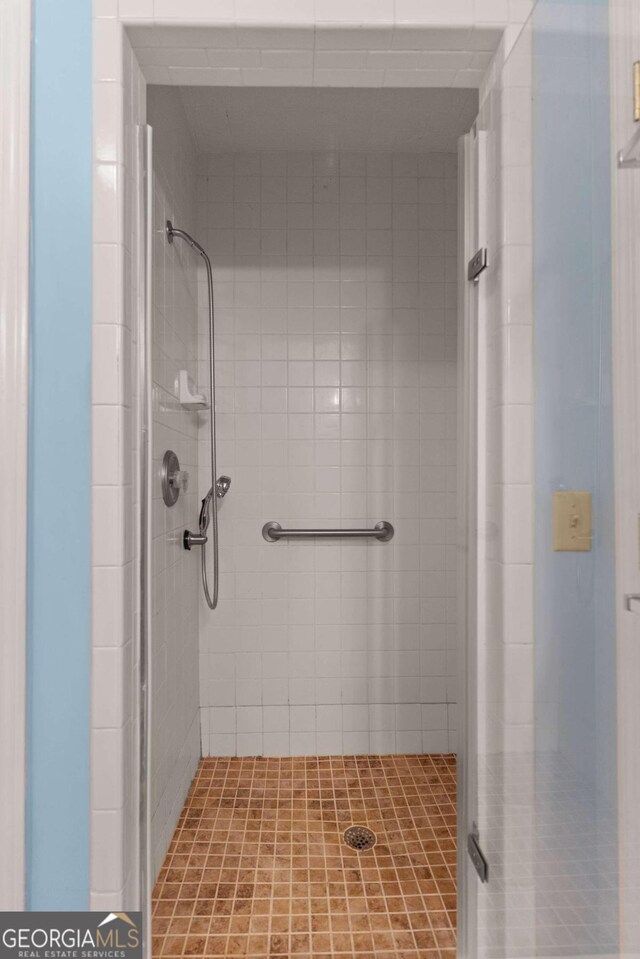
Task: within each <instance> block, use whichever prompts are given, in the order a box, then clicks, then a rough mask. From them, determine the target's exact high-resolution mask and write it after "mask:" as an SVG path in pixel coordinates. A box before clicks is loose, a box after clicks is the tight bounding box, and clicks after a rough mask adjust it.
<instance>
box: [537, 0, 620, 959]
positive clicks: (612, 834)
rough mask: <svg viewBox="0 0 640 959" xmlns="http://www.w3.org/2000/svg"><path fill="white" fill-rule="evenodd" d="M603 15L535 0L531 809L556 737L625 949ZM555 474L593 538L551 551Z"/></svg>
mask: <svg viewBox="0 0 640 959" xmlns="http://www.w3.org/2000/svg"><path fill="white" fill-rule="evenodd" d="M608 16H609V11H608V5H607V0H600V2H599V0H591V2H582V0H581V2H570V3H567V2H562V3H559V2H555V0H539V3H538V6H537V8H536V11H535V15H534V27H535V31H534V36H535V46H534V117H535V124H534V247H535V250H534V269H535V286H534V289H535V382H536V400H535V419H536V458H535V463H536V504H535V531H536V554H535V562H536V567H535V569H536V581H535V588H536V597H535V653H536V702H537V711H536V748H537V752H538V764H539V765H538V769H539V775H541V776H542V777H544V776H545V775H546V777H547V778H546V783H545V780H544V778H541V779H540V782H541V783H542V784H543V788H541V789H539V791H538V799H537V803H538V805H537V814H538V821H539V822H540V823H542V825H543V827H544V826H545V824H546V825H547V826H548V824H549V822H554V816H555V815H556V814H557V813H558V806H557V805H556V806H555V809H554V806H553V803H554V802H556V803H557V800H558V795H557V794H554V791H553V784H551V786H550V785H549V777H548V768H549V767H548V766H545V765H544V759H545V755H546V754H548V753H553V752H556V753H557V754H559V755H560V756H561V759H562V764H561V767H560V768H562V769H564V770H566V771H567V772H570V773H571V776H572V783H574V784H576V783H579V784H580V785H579V788H577V789H576V792H577V794H578V805H577V806H576V807H575V808H572V807H571V805H570V802H571V801H573V800H572V799H570V798H569V793H570V790H565V792H566V799H567V806H566V808H565V810H564V815H567V816H570V817H572V816H575V822H576V828H578V822H579V828H580V829H581V830H582V831H583V832H584V839H585V841H586V842H585V844H584V846H583V850H587V848H588V847H590V848H591V849H593V850H596V849H597V850H598V851H597V854H596V853H594V858H595V857H596V856H597V858H598V860H599V863H600V867H599V870H600V871H598V870H596V869H594V868H593V864H590V865H589V864H587V865H584V867H583V868H584V871H585V877H587V878H588V882H590V883H591V885H590V886H588V883H587V878H585V886H586V888H587V891H586V892H585V893H584V895H583V898H582V904H583V906H584V908H586V909H587V910H588V911H590V913H591V917H592V918H591V919H590V920H589V921H590V922H592V923H594V928H595V927H596V925H597V924H598V922H599V923H600V927H599V929H598V932H597V935H598V937H599V939H600V942H599V945H600V946H601V951H605V947H608V948H610V950H611V952H613V953H615V954H617V909H616V902H615V889H616V886H617V872H616V868H617V867H616V863H617V836H616V829H617V819H616V789H617V771H616V633H615V580H614V573H615V565H614V510H613V507H614V485H613V417H612V391H611V377H612V357H611V338H612V299H611V297H612V285H611V200H610V196H611V175H612V171H611V164H612V159H613V154H614V147H613V144H612V138H611V129H610V100H609V24H608ZM561 489H581V490H590V491H591V492H592V494H593V511H594V540H593V549H592V551H591V552H590V553H554V552H553V546H552V493H553V491H554V490H561ZM571 788H573V786H572V787H571ZM540 797H542V798H540ZM545 797H550V798H551V802H550V805H549V808H544V803H545V801H546V799H545ZM556 822H557V820H556ZM549 835H550V830H549V829H547V831H546V832H544V831H543V832H542V833H541V836H542V842H544V841H547V843H548V841H549V840H548V837H549ZM579 839H580V837H578V836H577V837H576V841H577V840H579ZM546 854H547V852H546V851H545V850H543V857H544V855H546ZM587 856H588V853H587ZM578 857H580V858H584V856H583V854H582V853H581V852H580V851H579V850H577V851H576V858H578ZM590 870H592V872H590ZM575 948H576V951H575V955H580V954H583V953H582V949H580V948H578V947H575ZM585 948H587V949H592V948H595V946H594V944H593V943H591V945H590V946H585ZM596 951H598V950H597V949H596Z"/></svg>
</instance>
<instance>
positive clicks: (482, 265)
mask: <svg viewBox="0 0 640 959" xmlns="http://www.w3.org/2000/svg"><path fill="white" fill-rule="evenodd" d="M488 265H489V257H488V255H487V249H486V247H482V248H481V249H480V250H478V252H477V253H476V254H475V256H472V257H471V259H470V260H469V263H468V264H467V279H468V280H469V282H470V283H477V282H478V280H479V278H480V274H481V273H484V271H485V270H486V268H487V266H488Z"/></svg>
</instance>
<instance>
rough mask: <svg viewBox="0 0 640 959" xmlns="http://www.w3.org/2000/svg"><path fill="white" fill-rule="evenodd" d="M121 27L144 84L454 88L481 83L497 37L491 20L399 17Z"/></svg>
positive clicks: (498, 31)
mask: <svg viewBox="0 0 640 959" xmlns="http://www.w3.org/2000/svg"><path fill="white" fill-rule="evenodd" d="M423 2H424V3H428V2H429V0H423ZM450 2H451V3H452V4H455V3H457V2H458V0H450ZM128 34H129V38H130V40H131V44H132V46H133V48H134V50H135V53H136V56H137V58H138V61H139V63H140V66H141V67H142V71H143V73H144V75H145V77H146V79H147V81H148V82H149V83H157V84H173V85H176V86H186V85H193V86H222V87H231V86H245V87H263V86H271V87H273V86H279V87H299V86H303V87H372V88H373V87H402V88H406V87H458V88H461V89H468V88H470V87H479V86H480V84H481V82H482V79H483V77H484V75H485V72H486V69H487V66H488V64H489V62H490V60H491V57H492V55H493V52H494V51H495V49H496V47H497V45H498V42H499V40H500V37H501V31H500V30H499V29H496V28H491V27H473V28H469V27H465V28H455V27H453V28H451V27H424V26H422V27H414V26H407V25H402V24H396V25H395V26H394V25H388V26H387V25H385V26H382V25H381V26H371V27H370V26H367V27H363V26H351V27H349V26H330V25H328V24H324V25H320V24H316V25H315V26H314V25H310V26H309V27H304V28H291V27H285V26H283V27H264V26H260V25H257V24H255V25H244V26H241V25H235V26H234V25H232V24H227V25H224V24H221V25H217V26H202V27H186V26H181V27H180V26H176V27H170V26H159V25H157V26H147V25H137V26H136V25H132V26H130V27H129V29H128Z"/></svg>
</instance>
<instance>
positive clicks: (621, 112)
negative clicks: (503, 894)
mask: <svg viewBox="0 0 640 959" xmlns="http://www.w3.org/2000/svg"><path fill="white" fill-rule="evenodd" d="M610 26H611V89H612V123H611V127H612V142H611V157H612V167H613V169H612V176H613V183H612V196H613V203H612V214H613V216H612V219H613V224H612V266H613V269H612V279H613V414H614V415H613V426H614V465H615V514H616V597H615V598H616V639H617V680H618V682H617V707H618V835H619V852H620V940H621V955H622V954H624V955H625V956H629V957H637V956H640V862H639V860H638V850H639V849H640V820H639V818H638V809H639V808H640V754H639V752H638V738H639V737H640V699H639V697H638V692H639V690H640V619H639V618H638V616H637V615H634V613H632V612H629V611H627V610H626V609H625V599H624V597H625V594H630V593H640V544H639V539H638V537H639V517H640V439H639V438H640V390H639V389H638V368H639V365H640V319H639V316H638V310H639V307H640V296H639V290H638V279H637V277H638V257H639V256H640V227H639V226H638V216H639V214H640V171H639V170H633V169H631V170H618V168H617V166H616V164H615V162H614V156H615V154H616V153H617V151H618V150H621V149H622V148H623V147H624V146H625V144H627V143H628V142H629V140H630V138H631V136H632V134H633V133H634V131H635V126H634V123H633V93H632V82H631V78H632V69H631V66H632V63H633V61H634V60H637V59H638V49H640V47H639V44H640V11H638V9H637V4H636V3H635V2H631V0H611V4H610Z"/></svg>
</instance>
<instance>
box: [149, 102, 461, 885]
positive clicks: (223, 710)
mask: <svg viewBox="0 0 640 959" xmlns="http://www.w3.org/2000/svg"><path fill="white" fill-rule="evenodd" d="M243 93H244V91H243ZM273 93H274V92H272V91H268V90H267V91H256V92H255V95H256V96H258V95H261V96H262V97H264V98H265V100H264V106H265V109H267V108H268V106H269V101H271V103H273V102H274V101H273ZM413 93H414V91H388V93H387V96H386V100H387V110H388V114H389V117H391V116H392V112H393V110H394V109H397V107H398V105H399V104H400V103H401V102H402V101H401V99H398V98H399V97H400V98H401V97H402V96H403V95H404V96H409V97H411V96H412V95H413ZM336 94H338V96H339V97H340V98H341V100H343V101H344V102H346V96H347V93H346V91H345V92H343V91H327V92H326V93H325V94H324V95H325V96H327V97H331V98H332V101H333V103H332V108H335V101H336ZM348 96H349V97H353V96H354V92H353V91H349V92H348ZM454 96H457V94H454ZM376 99H377V101H378V103H379V102H380V101H381V100H384V97H383V96H382V95H380V96H378V97H377V98H376ZM466 100H467V102H466V103H465V109H464V111H463V113H464V114H465V115H467V114H468V118H469V120H471V119H472V118H473V115H474V112H475V109H476V105H477V101H476V100H475V97H474V96H468V95H467V96H466ZM232 102H234V101H232ZM338 102H339V101H338ZM457 102H460V101H459V100H458V101H457ZM371 103H372V100H371V96H370V94H369V93H368V91H362V100H361V104H360V112H361V113H363V114H364V115H365V116H366V111H367V109H371ZM309 106H310V101H309V99H308V98H307V97H306V96H305V95H304V93H303V95H302V98H301V99H300V102H299V104H298V107H297V109H298V110H304V109H305V108H306V107H309ZM354 107H355V108H356V112H357V108H358V101H356V102H355V104H352V109H354ZM237 108H238V109H247V103H246V102H245V103H243V102H242V101H241V96H240V99H239V100H238V106H237ZM201 109H202V108H201V106H199V104H198V101H197V100H194V99H192V98H191V97H190V95H189V91H180V90H178V89H177V88H175V87H174V88H163V87H150V88H149V92H148V115H149V122H150V124H151V126H152V127H153V130H154V225H153V244H154V246H153V255H154V291H153V292H154V315H153V327H152V329H153V350H154V355H153V381H154V383H153V390H154V395H153V403H154V464H155V467H156V469H159V468H160V463H161V460H162V456H163V454H164V450H165V449H168V448H170V449H174V450H175V451H176V453H177V454H178V456H179V459H180V462H181V465H183V467H184V468H185V469H187V470H188V471H189V472H190V473H191V477H190V479H191V485H190V487H189V490H188V492H187V493H186V495H185V496H182V497H181V498H180V500H179V502H178V504H177V505H176V507H174V508H172V509H167V507H166V506H165V505H164V503H163V501H162V498H161V496H160V494H159V491H158V492H157V496H156V499H155V500H154V513H153V525H154V553H153V572H154V578H153V579H154V621H153V629H154V642H155V643H156V647H155V648H156V649H157V650H158V653H157V655H156V656H155V662H154V683H153V728H152V740H151V741H152V762H151V768H152V793H153V795H152V807H153V819H152V823H153V824H152V848H153V852H152V858H153V865H154V869H155V870H157V869H158V868H159V866H160V862H161V861H162V858H163V855H164V852H165V850H166V848H167V845H168V843H169V840H170V838H171V834H172V832H173V828H174V826H175V823H176V820H177V818H178V815H179V812H180V809H181V806H182V802H183V801H184V796H185V794H186V791H187V789H188V786H189V784H190V782H191V780H192V778H193V775H194V773H195V769H196V766H197V763H198V760H199V758H200V755H201V754H202V755H203V756H211V757H234V756H238V757H243V756H247V757H256V756H257V757H260V756H265V757H286V756H292V757H305V756H307V757H313V756H318V757H322V756H340V755H343V756H353V755H376V754H386V755H389V754H412V753H413V754H423V753H430V754H449V753H453V752H455V750H456V702H457V656H458V652H457V646H456V639H457V635H456V605H457V600H456V558H455V540H456V496H457V491H456V453H457V439H456V432H457V411H456V395H457V364H458V360H457V322H458V314H457V257H458V176H457V163H458V161H457V153H456V137H451V136H449V137H448V139H447V146H448V148H447V149H442V147H440V149H437V150H428V149H415V148H413V152H409V151H408V150H407V151H402V152H400V151H398V152H396V153H393V152H390V151H389V150H388V149H386V150H385V149H380V148H378V149H375V142H374V143H373V148H372V139H371V135H369V136H366V135H365V131H366V120H365V121H363V120H362V119H360V126H361V128H362V131H363V132H362V133H361V134H360V135H359V139H358V133H357V132H356V133H355V134H352V136H351V139H350V140H348V143H349V146H350V149H334V150H331V151H327V150H323V151H319V150H318V149H312V148H309V149H302V147H303V146H305V144H304V143H297V144H295V146H296V148H295V149H291V148H290V149H287V150H284V149H282V150H275V149H273V144H272V143H270V142H269V139H268V137H267V138H266V142H267V143H268V144H269V147H270V149H268V150H263V149H260V142H259V140H256V143H255V147H254V149H252V150H248V149H247V143H246V137H245V139H243V138H242V136H241V135H238V142H239V144H240V146H241V147H242V149H237V150H230V149H228V148H227V149H226V150H225V152H211V150H210V149H205V150H203V149H200V148H199V146H198V139H200V140H201V141H202V136H200V138H198V131H199V123H198V120H199V119H200V117H201ZM254 112H255V111H254ZM255 115H256V116H258V115H259V110H258V111H257V112H255ZM465 122H466V121H465V120H464V119H462V120H461V122H460V129H459V131H458V132H459V133H460V134H462V133H463V132H464V129H465V126H464V124H465ZM200 123H201V120H200ZM194 131H195V133H194ZM379 139H380V137H379ZM374 140H375V138H374ZM440 141H442V137H441V138H440ZM440 141H439V142H440ZM354 143H355V144H358V143H359V144H360V145H361V149H360V150H356V149H353V145H354ZM210 145H211V144H210V142H209V140H207V141H206V146H208V147H210ZM306 145H307V146H309V147H312V146H314V144H313V143H312V142H311V141H310V143H309V144H306ZM288 146H289V147H290V146H291V144H288ZM379 146H380V144H378V147H379ZM167 219H171V220H172V221H173V222H174V225H176V226H179V227H181V228H183V229H186V230H188V231H189V232H190V233H192V234H193V235H194V236H196V237H197V238H198V240H199V242H201V243H202V245H203V246H204V247H205V249H206V250H207V252H208V253H209V255H210V257H211V260H212V263H213V279H214V292H215V328H216V336H215V350H216V380H217V389H216V412H217V437H218V471H219V472H220V473H226V474H228V475H229V476H230V477H231V478H232V486H231V490H230V493H229V495H228V496H227V497H226V498H225V499H224V501H221V502H220V504H219V526H220V602H219V606H218V608H217V609H216V610H215V611H213V612H212V611H210V610H209V609H208V608H207V606H206V603H205V602H204V600H203V598H202V596H201V593H200V584H199V555H197V553H195V552H193V551H192V552H191V553H188V552H186V551H184V550H183V549H182V543H181V531H182V530H183V529H184V528H187V527H189V526H191V527H192V528H193V526H194V524H195V521H196V518H197V512H198V509H199V500H200V499H201V498H202V497H203V496H204V495H205V493H206V491H207V489H208V488H209V486H210V476H209V472H208V450H209V446H208V444H209V425H208V415H209V414H208V411H202V412H194V411H187V410H184V409H183V408H182V407H181V406H180V404H179V403H178V402H177V400H176V379H177V375H178V372H179V370H181V369H186V370H187V372H188V374H189V376H190V377H191V378H192V380H193V382H194V383H195V384H196V385H197V387H198V389H200V388H206V386H207V363H208V348H209V341H208V330H207V319H208V315H207V298H206V293H207V290H206V277H205V273H204V270H201V265H200V261H199V259H198V258H197V257H194V256H193V254H192V252H191V250H190V249H189V248H188V247H187V246H186V245H184V244H183V245H181V246H180V245H178V244H175V243H174V244H173V245H172V246H169V245H168V244H167V242H166V237H165V233H164V224H165V221H166V220H167ZM382 520H385V521H387V522H390V523H391V524H392V525H393V527H394V531H395V534H394V537H393V539H392V540H391V541H390V542H388V543H382V542H378V541H375V540H374V541H367V540H352V541H350V540H341V539H335V540H328V541H320V540H313V539H308V540H301V541H287V540H284V541H281V542H277V543H270V542H266V541H265V539H264V538H263V536H262V532H261V531H262V527H263V526H264V524H265V523H267V522H268V521H276V522H279V523H280V524H281V525H282V526H284V527H311V528H323V527H324V528H326V527H341V528H342V527H347V528H349V527H372V526H374V525H375V524H376V523H377V522H380V521H382ZM208 561H209V563H210V562H211V558H210V556H209V557H208ZM178 596H179V601H178ZM175 636H180V637H181V641H180V643H179V644H176V643H175V641H174V638H175ZM197 649H198V650H199V691H198V669H197V665H198V662H197V655H196V650H197Z"/></svg>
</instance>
